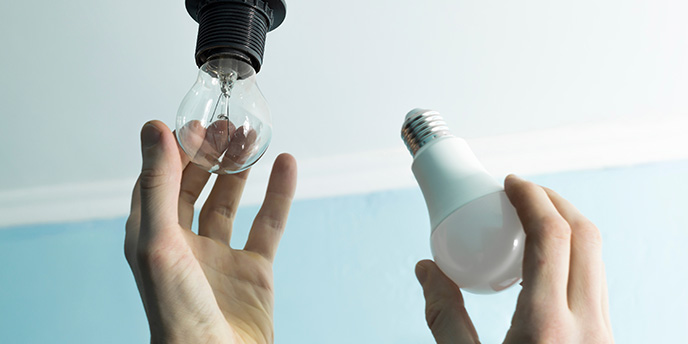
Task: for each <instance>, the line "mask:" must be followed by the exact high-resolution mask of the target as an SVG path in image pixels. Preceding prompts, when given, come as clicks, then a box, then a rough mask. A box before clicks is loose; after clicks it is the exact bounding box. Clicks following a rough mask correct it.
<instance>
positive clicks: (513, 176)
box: [509, 174, 525, 181]
mask: <svg viewBox="0 0 688 344" xmlns="http://www.w3.org/2000/svg"><path fill="white" fill-rule="evenodd" d="M509 178H513V179H516V180H518V181H524V180H525V179H523V178H521V177H520V176H517V175H515V174H510V175H509Z"/></svg>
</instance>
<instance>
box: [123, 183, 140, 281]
mask: <svg viewBox="0 0 688 344" xmlns="http://www.w3.org/2000/svg"><path fill="white" fill-rule="evenodd" d="M140 227H141V186H140V182H139V179H136V183H135V184H134V190H133V191H132V194H131V208H130V211H129V218H127V223H126V225H125V229H126V234H125V236H124V256H125V257H126V258H127V262H129V266H131V269H132V271H133V272H134V276H135V277H136V278H138V266H137V263H136V245H137V243H138V241H139V228H140Z"/></svg>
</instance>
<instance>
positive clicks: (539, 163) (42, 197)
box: [0, 116, 688, 227]
mask: <svg viewBox="0 0 688 344" xmlns="http://www.w3.org/2000/svg"><path fill="white" fill-rule="evenodd" d="M468 142H469V144H470V145H471V147H472V148H473V150H474V151H475V153H476V155H478V157H479V159H480V160H481V161H482V162H483V164H484V165H485V167H486V168H487V169H488V170H489V171H490V172H491V173H493V174H494V175H495V176H496V177H497V178H502V177H504V176H505V175H507V174H508V173H516V174H520V175H524V176H532V175H538V174H547V173H555V172H563V171H574V170H590V169H600V168H609V167H617V166H632V165H637V164H646V163H653V162H662V161H675V160H683V159H688V116H682V117H658V118H644V119H632V120H624V121H610V122H600V123H592V124H580V125H573V126H567V127H561V128H554V129H547V130H539V131H532V132H522V133H515V134H509V135H500V136H494V137H485V138H476V139H469V140H468ZM411 162H412V159H411V156H410V155H409V154H408V152H407V151H406V149H405V148H404V147H403V145H402V143H401V141H400V142H399V147H398V148H395V149H389V150H378V151H367V152H361V153H356V154H348V155H339V156H327V157H321V158H316V159H306V160H303V161H299V185H298V187H297V194H296V198H297V199H313V198H323V197H332V196H340V195H350V194H363V193H371V192H376V191H384V190H393V189H402V188H410V187H415V186H416V183H415V180H414V179H413V175H412V174H411V170H410V165H411ZM264 166H265V167H263V168H258V167H256V168H254V171H253V172H252V176H251V178H249V183H248V184H247V186H246V189H245V192H244V195H245V196H244V199H243V200H242V202H243V204H252V205H256V204H259V203H260V201H261V200H262V195H263V193H264V190H265V185H266V182H267V178H268V175H269V170H268V167H267V164H266V165H264ZM134 180H135V177H131V178H127V179H124V180H112V181H104V182H95V183H79V184H64V185H55V186H49V187H41V188H31V189H22V190H13V191H6V192H0V227H11V226H18V225H27V224H39V223H56V222H70V221H82V220H91V219H101V218H114V217H121V216H126V214H127V213H128V211H129V198H130V193H131V188H132V185H133V182H134ZM207 189H208V188H206V190H204V193H203V194H202V195H201V199H200V200H199V201H200V202H199V204H202V201H204V199H205V198H206V197H207V193H208V190H207Z"/></svg>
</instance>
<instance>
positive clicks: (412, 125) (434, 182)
mask: <svg viewBox="0 0 688 344" xmlns="http://www.w3.org/2000/svg"><path fill="white" fill-rule="evenodd" d="M401 132H402V138H403V140H404V142H405V143H406V146H407V147H408V149H409V151H410V152H411V155H412V156H413V165H412V167H411V168H412V170H413V173H414V175H415V177H416V180H417V181H418V185H419V186H420V188H421V191H422V192H423V196H424V197H425V202H426V204H427V207H428V212H429V214H430V226H431V235H430V242H431V249H432V254H433V257H434V259H435V262H436V263H437V265H438V266H439V268H440V269H441V270H442V271H443V272H444V274H445V275H447V276H448V277H449V278H451V279H452V280H453V281H454V283H456V285H457V286H459V287H460V288H461V289H464V290H467V291H469V292H472V293H478V294H489V293H494V292H498V291H501V290H504V289H506V288H508V287H509V286H511V285H513V284H514V283H516V282H518V281H519V280H520V278H521V266H522V263H523V247H524V244H525V233H524V232H523V227H522V225H521V222H520V221H519V219H518V216H517V215H516V210H515V209H514V207H513V206H512V205H511V203H510V202H509V199H508V198H507V196H506V194H505V193H504V188H503V187H502V185H501V184H500V183H498V182H497V181H496V180H495V179H494V178H493V177H492V176H490V175H489V173H488V172H487V171H486V170H485V168H484V167H483V166H482V164H481V163H480V162H479V161H478V159H477V158H476V156H475V154H473V152H472V151H471V149H470V147H469V146H468V144H467V143H466V141H465V140H463V139H461V138H458V137H455V136H453V135H452V134H451V132H450V131H449V128H448V127H447V125H446V123H445V122H444V120H443V119H442V117H441V116H440V115H439V113H437V112H436V111H430V110H422V109H415V110H412V111H411V112H409V113H408V114H407V115H406V120H405V121H404V125H403V127H402V130H401Z"/></svg>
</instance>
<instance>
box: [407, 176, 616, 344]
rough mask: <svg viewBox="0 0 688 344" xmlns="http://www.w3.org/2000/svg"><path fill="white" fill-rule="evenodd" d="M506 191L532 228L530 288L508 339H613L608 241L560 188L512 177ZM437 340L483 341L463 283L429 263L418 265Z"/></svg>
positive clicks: (526, 262)
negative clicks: (604, 250)
mask: <svg viewBox="0 0 688 344" xmlns="http://www.w3.org/2000/svg"><path fill="white" fill-rule="evenodd" d="M505 191H506V193H507V195H508V196H509V200H510V201H511V203H512V204H513V205H514V207H515V208H516V211H517V213H518V216H519V218H520V220H521V222H522V224H523V229H524V231H525V233H526V243H525V252H524V258H523V283H522V286H523V289H522V290H521V293H520V295H519V298H518V302H517V305H516V311H515V313H514V316H513V319H512V321H511V328H510V329H509V331H508V332H507V335H506V339H505V340H504V343H613V342H614V338H613V335H612V328H611V324H610V322H609V301H608V297H607V282H606V279H605V273H604V265H603V263H602V241H601V237H600V232H599V230H598V229H597V227H595V225H594V224H593V223H592V222H590V221H589V220H588V219H587V218H585V217H584V216H583V215H582V214H581V213H580V212H579V211H578V210H577V209H576V208H575V207H574V206H573V205H572V204H571V203H569V202H568V201H567V200H565V199H564V198H562V197H561V196H560V195H558V194H557V193H556V192H554V191H552V190H550V189H547V188H544V187H540V186H538V185H535V184H533V183H531V182H528V181H525V180H523V179H520V178H518V177H516V176H513V175H511V176H509V177H507V179H506V181H505ZM416 276H417V277H418V280H419V282H420V283H421V285H422V287H423V294H424V296H425V301H426V320H427V322H428V326H429V327H430V330H431V331H432V334H433V335H434V337H435V339H436V340H437V343H438V344H445V343H458V344H463V343H479V342H480V340H479V338H478V333H477V332H476V330H475V327H474V326H473V323H472V322H471V319H470V317H469V316H468V312H467V311H466V308H465V307H464V302H463V297H462V295H461V291H460V290H459V288H458V287H457V286H456V285H455V284H454V283H453V282H452V281H451V280H450V279H449V278H447V277H446V276H445V275H444V274H443V273H442V271H441V270H440V269H439V268H438V267H437V265H435V263H434V262H432V261H430V260H423V261H420V262H419V263H418V264H417V265H416Z"/></svg>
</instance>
